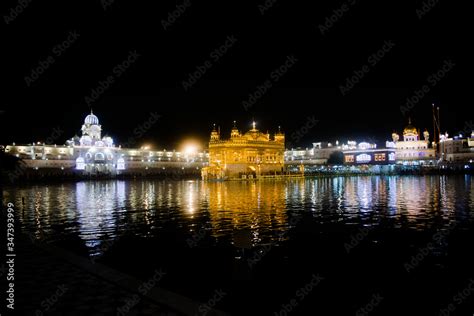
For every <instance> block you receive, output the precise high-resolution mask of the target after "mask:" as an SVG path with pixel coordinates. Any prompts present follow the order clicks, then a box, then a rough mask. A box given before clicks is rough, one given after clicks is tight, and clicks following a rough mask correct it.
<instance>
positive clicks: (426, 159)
mask: <svg viewBox="0 0 474 316" xmlns="http://www.w3.org/2000/svg"><path fill="white" fill-rule="evenodd" d="M420 135H421V133H420V131H419V130H418V129H416V128H415V127H414V126H413V125H412V124H411V119H409V120H408V125H407V127H405V129H404V130H403V140H400V136H399V135H398V134H397V133H395V132H394V133H393V134H392V141H387V143H386V147H387V148H395V153H396V161H397V164H403V165H434V164H435V163H436V153H435V150H434V149H433V148H430V134H429V133H428V131H426V130H425V132H424V133H423V139H420Z"/></svg>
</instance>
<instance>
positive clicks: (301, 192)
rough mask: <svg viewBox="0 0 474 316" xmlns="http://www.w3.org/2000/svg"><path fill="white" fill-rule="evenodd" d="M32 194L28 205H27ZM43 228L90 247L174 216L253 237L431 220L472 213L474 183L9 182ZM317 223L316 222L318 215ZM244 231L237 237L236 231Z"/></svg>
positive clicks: (146, 233) (7, 194)
mask: <svg viewBox="0 0 474 316" xmlns="http://www.w3.org/2000/svg"><path fill="white" fill-rule="evenodd" d="M22 197H24V200H25V205H22ZM4 198H5V201H12V200H13V201H15V204H16V205H17V208H18V209H21V212H20V213H19V215H20V216H19V219H20V222H21V224H22V225H23V226H25V227H27V228H28V230H29V231H31V232H32V233H34V235H35V236H36V237H38V238H39V237H40V236H43V235H49V236H53V237H54V236H57V235H58V234H59V235H60V236H64V235H68V234H70V235H76V236H78V237H79V238H81V239H82V240H84V242H85V243H86V245H87V246H89V247H96V246H97V245H98V244H100V242H103V241H104V240H111V239H115V238H118V237H120V236H121V235H123V234H124V233H125V232H132V233H133V234H135V235H137V236H143V237H149V238H153V237H154V236H156V234H157V232H158V231H159V230H160V229H162V228H163V227H164V226H165V225H166V223H170V222H171V223H175V224H176V226H177V227H180V228H183V230H184V231H186V232H188V233H189V234H192V233H193V232H196V231H197V230H199V229H200V228H203V227H204V228H205V229H206V230H207V231H208V234H210V235H211V236H213V237H215V238H221V237H230V240H232V238H234V235H235V234H236V232H238V231H241V230H248V231H249V234H250V236H249V238H250V240H251V243H252V244H253V245H255V244H259V243H267V242H269V241H274V240H281V239H285V238H287V236H286V234H285V233H286V232H288V230H289V229H290V228H291V227H290V219H291V218H293V217H299V216H307V217H308V218H309V219H310V220H311V219H312V220H314V223H319V224H325V223H338V224H342V225H346V224H349V225H366V226H367V225H373V226H376V225H379V224H380V222H381V221H382V220H384V219H391V220H393V224H392V225H393V226H394V227H395V228H397V227H401V226H404V227H408V228H411V229H418V230H423V229H427V228H430V227H432V225H433V223H439V222H440V221H441V222H442V223H443V224H444V225H446V226H448V225H451V224H452V223H453V222H455V221H457V222H469V221H471V220H472V217H473V212H472V210H473V209H474V183H473V181H472V177H470V176H460V177H440V176H431V177H428V176H427V177H409V176H407V177H347V178H343V177H339V178H319V179H304V180H291V181H262V182H239V181H237V182H202V181H140V180H136V181H99V182H79V183H68V184H59V185H48V186H31V187H18V188H8V189H6V190H5V191H4ZM309 224H311V222H309ZM234 239H235V238H234Z"/></svg>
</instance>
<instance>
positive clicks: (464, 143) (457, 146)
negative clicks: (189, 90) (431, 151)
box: [439, 131, 474, 163]
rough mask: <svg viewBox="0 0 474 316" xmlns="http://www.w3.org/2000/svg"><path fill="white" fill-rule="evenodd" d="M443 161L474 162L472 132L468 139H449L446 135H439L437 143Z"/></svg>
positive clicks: (460, 137) (459, 137)
mask: <svg viewBox="0 0 474 316" xmlns="http://www.w3.org/2000/svg"><path fill="white" fill-rule="evenodd" d="M439 150H440V155H441V157H442V160H443V161H447V162H463V163H472V161H473V160H474V131H473V132H472V133H471V135H470V136H468V137H465V138H464V137H463V135H458V136H454V137H452V138H449V135H448V134H447V133H446V134H444V135H441V137H440V143H439Z"/></svg>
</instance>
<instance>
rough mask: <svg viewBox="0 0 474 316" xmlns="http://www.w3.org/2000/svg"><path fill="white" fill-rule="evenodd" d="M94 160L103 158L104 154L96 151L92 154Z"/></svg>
mask: <svg viewBox="0 0 474 316" xmlns="http://www.w3.org/2000/svg"><path fill="white" fill-rule="evenodd" d="M94 159H95V160H105V155H104V154H103V153H97V154H95V156H94Z"/></svg>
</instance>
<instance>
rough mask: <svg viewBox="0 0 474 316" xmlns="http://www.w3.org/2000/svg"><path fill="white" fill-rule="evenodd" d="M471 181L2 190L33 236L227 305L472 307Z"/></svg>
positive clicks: (236, 309)
mask: <svg viewBox="0 0 474 316" xmlns="http://www.w3.org/2000/svg"><path fill="white" fill-rule="evenodd" d="M473 180H474V179H472V177H470V176H452V177H439V176H430V177H409V176H405V177H396V176H394V177H348V178H343V177H341V178H324V179H306V180H292V181H268V182H255V183H251V182H225V183H206V182H201V181H182V182H179V181H100V182H79V183H67V184H52V185H38V186H28V187H17V188H7V189H6V190H5V191H4V193H3V194H4V199H5V201H6V202H8V201H14V202H15V204H16V206H17V209H18V211H19V218H18V220H19V222H20V225H21V227H22V229H24V230H26V231H29V232H30V233H31V234H33V235H34V236H35V237H36V238H38V239H42V240H47V241H48V242H53V243H55V244H56V245H59V246H62V247H65V248H67V249H70V250H73V251H75V252H77V253H80V254H81V255H84V256H89V257H91V258H94V259H95V260H98V261H99V262H101V263H104V264H107V265H109V266H112V267H115V268H117V269H120V270H122V271H124V272H127V273H129V274H132V275H135V276H137V277H139V278H141V279H144V280H147V279H148V278H149V277H151V276H152V275H153V274H154V271H155V270H156V269H163V270H164V271H165V272H166V273H167V274H166V276H165V278H164V279H163V280H162V281H161V286H163V287H164V288H168V289H170V290H173V291H175V292H179V293H182V294H184V295H186V296H189V297H192V298H194V299H196V300H199V301H201V302H203V303H207V304H208V305H214V304H215V305H216V307H217V308H219V309H222V310H225V311H228V312H230V313H232V314H236V315H275V314H277V315H290V314H291V315H300V314H301V315H308V314H311V315H355V314H358V315H368V314H371V315H378V314H380V315H387V314H398V315H458V314H459V315H464V314H466V315H473V313H474V305H473V303H472V302H474V282H471V280H474V259H473V257H474V181H473ZM459 293H461V294H459ZM448 309H450V310H451V312H449V313H447V310H448ZM205 310H206V308H205V307H203V308H202V310H201V311H196V313H197V315H204V314H205V313H203V312H204V311H205ZM365 312H369V313H365Z"/></svg>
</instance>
